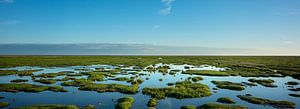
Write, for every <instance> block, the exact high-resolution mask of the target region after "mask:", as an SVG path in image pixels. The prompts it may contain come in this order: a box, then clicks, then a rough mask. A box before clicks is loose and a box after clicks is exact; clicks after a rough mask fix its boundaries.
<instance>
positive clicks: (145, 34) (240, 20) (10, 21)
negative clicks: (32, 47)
mask: <svg viewBox="0 0 300 109" xmlns="http://www.w3.org/2000/svg"><path fill="white" fill-rule="evenodd" d="M298 42H300V1H299V0H0V44H16V43H17V44H19V43H25V44H28V43H29V44H70V43H109V44H150V45H167V46H180V47H189V46H191V47H210V48H242V49H249V48H250V49H266V50H269V51H268V53H271V51H282V53H284V52H288V51H293V53H294V54H296V55H300V43H298ZM271 54H272V53H271Z"/></svg>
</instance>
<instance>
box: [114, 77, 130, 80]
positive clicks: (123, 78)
mask: <svg viewBox="0 0 300 109" xmlns="http://www.w3.org/2000/svg"><path fill="white" fill-rule="evenodd" d="M113 80H116V81H128V80H129V78H126V77H119V78H114V79H113Z"/></svg>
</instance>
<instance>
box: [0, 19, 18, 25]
mask: <svg viewBox="0 0 300 109" xmlns="http://www.w3.org/2000/svg"><path fill="white" fill-rule="evenodd" d="M18 23H20V21H18V20H0V25H12V24H18Z"/></svg>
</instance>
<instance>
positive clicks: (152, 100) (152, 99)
mask: <svg viewBox="0 0 300 109" xmlns="http://www.w3.org/2000/svg"><path fill="white" fill-rule="evenodd" d="M156 105H157V99H156V98H151V99H150V100H149V101H148V103H147V106H148V107H155V106H156Z"/></svg>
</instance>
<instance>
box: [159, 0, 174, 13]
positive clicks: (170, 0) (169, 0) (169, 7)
mask: <svg viewBox="0 0 300 109" xmlns="http://www.w3.org/2000/svg"><path fill="white" fill-rule="evenodd" d="M174 1H175V0H161V2H162V3H164V5H165V8H163V9H161V10H160V11H159V14H161V15H169V14H171V12H172V3H173V2H174Z"/></svg>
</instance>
